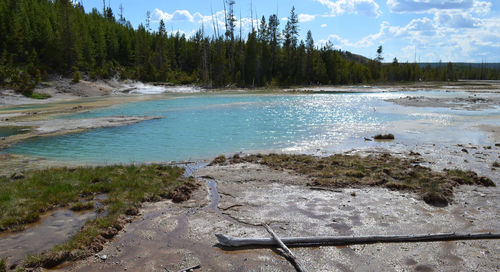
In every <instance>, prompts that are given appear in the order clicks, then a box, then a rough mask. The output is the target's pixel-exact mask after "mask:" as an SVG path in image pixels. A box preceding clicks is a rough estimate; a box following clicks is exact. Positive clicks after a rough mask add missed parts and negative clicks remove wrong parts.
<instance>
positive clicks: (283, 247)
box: [263, 224, 306, 272]
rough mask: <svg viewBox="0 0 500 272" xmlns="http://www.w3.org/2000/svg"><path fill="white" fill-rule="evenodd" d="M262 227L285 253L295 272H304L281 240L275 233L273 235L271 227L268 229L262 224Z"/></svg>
mask: <svg viewBox="0 0 500 272" xmlns="http://www.w3.org/2000/svg"><path fill="white" fill-rule="evenodd" d="M263 226H264V228H266V230H267V232H269V234H271V236H272V237H273V239H274V241H276V242H277V243H278V245H279V246H280V247H281V248H282V249H283V250H284V251H285V253H286V255H287V256H288V258H289V259H291V260H292V262H293V264H294V266H295V268H296V269H297V271H299V272H303V271H304V272H305V271H306V270H305V269H304V268H302V265H301V264H300V263H299V260H297V257H295V255H293V253H292V251H291V250H290V249H289V248H288V247H287V246H286V245H285V244H283V242H282V241H281V239H280V238H279V237H278V235H276V233H274V231H273V230H272V229H271V227H269V226H268V225H267V224H263Z"/></svg>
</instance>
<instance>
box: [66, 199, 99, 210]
mask: <svg viewBox="0 0 500 272" xmlns="http://www.w3.org/2000/svg"><path fill="white" fill-rule="evenodd" d="M93 208H94V202H92V201H87V202H81V201H80V202H76V203H73V204H71V205H70V206H69V209H70V210H72V211H75V212H78V211H85V210H92V209H93Z"/></svg>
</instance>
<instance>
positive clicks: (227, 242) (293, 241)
mask: <svg viewBox="0 0 500 272" xmlns="http://www.w3.org/2000/svg"><path fill="white" fill-rule="evenodd" d="M215 236H216V237H217V240H218V241H219V245H221V246H225V247H245V246H263V247H266V246H276V245H278V242H276V241H275V240H274V239H269V238H234V237H230V236H225V235H223V234H215ZM485 239H500V233H491V232H490V233H462V234H460V233H438V234H422V235H380V236H359V237H352V236H324V237H286V238H281V241H282V242H283V244H285V245H287V246H289V247H310V246H342V245H354V244H374V243H410V242H436V241H455V240H485Z"/></svg>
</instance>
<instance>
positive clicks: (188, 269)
mask: <svg viewBox="0 0 500 272" xmlns="http://www.w3.org/2000/svg"><path fill="white" fill-rule="evenodd" d="M198 268H201V265H199V264H197V265H194V266H191V267H188V268H184V269H181V270H179V272H186V271H193V270H195V269H198Z"/></svg>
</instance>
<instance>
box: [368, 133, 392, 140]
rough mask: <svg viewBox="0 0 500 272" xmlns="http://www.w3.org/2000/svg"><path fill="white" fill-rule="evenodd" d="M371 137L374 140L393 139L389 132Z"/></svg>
mask: <svg viewBox="0 0 500 272" xmlns="http://www.w3.org/2000/svg"><path fill="white" fill-rule="evenodd" d="M373 139H375V140H394V135H393V134H391V133H389V134H377V135H375V136H373Z"/></svg>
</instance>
